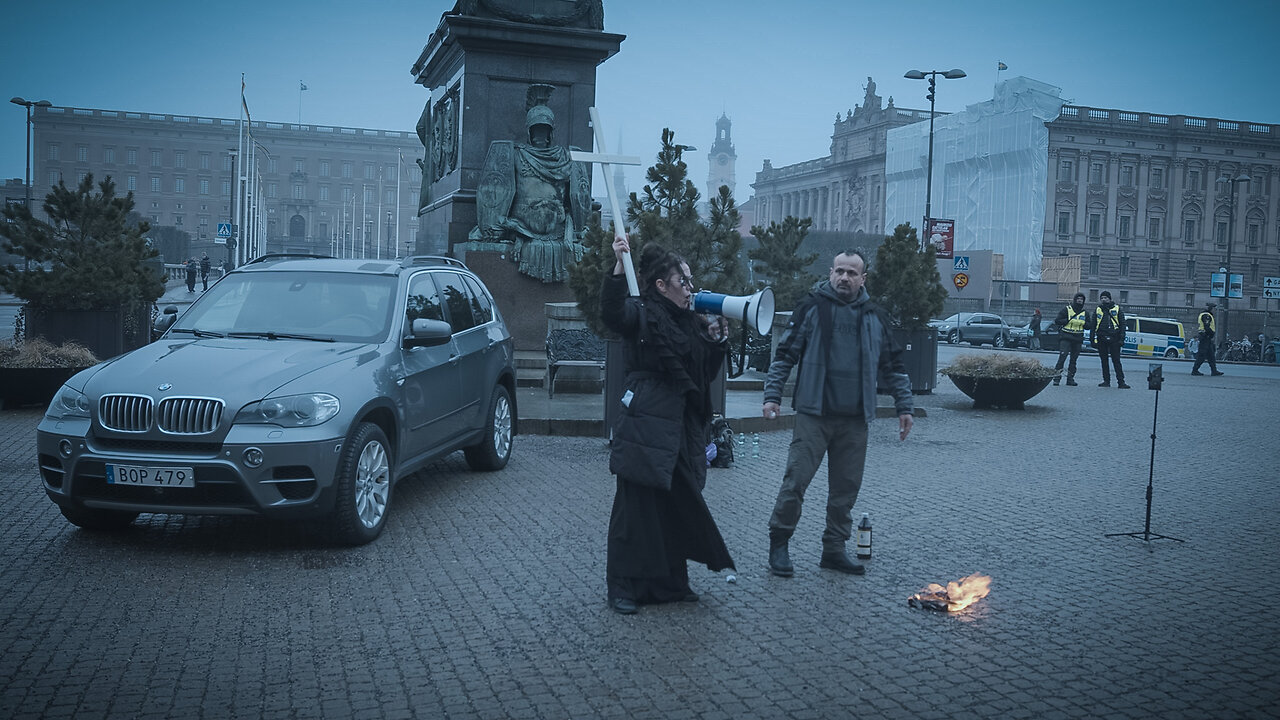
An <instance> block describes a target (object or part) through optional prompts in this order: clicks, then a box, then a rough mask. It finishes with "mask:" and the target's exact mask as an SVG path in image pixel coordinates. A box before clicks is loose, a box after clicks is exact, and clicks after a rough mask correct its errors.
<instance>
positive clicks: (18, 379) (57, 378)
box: [0, 367, 84, 409]
mask: <svg viewBox="0 0 1280 720" xmlns="http://www.w3.org/2000/svg"><path fill="white" fill-rule="evenodd" d="M83 369H84V368H8V367H7V368H0V409H5V408H15V407H23V406H26V405H47V404H48V403H49V401H50V400H52V399H53V396H54V394H55V393H57V392H58V388H60V387H62V383H64V382H66V381H67V380H68V379H69V378H70V377H71V376H72V375H75V374H76V373H78V372H80V371H81V370H83Z"/></svg>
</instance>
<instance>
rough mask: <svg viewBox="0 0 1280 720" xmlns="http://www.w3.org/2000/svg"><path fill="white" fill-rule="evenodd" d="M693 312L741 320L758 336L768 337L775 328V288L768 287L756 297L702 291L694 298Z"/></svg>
mask: <svg viewBox="0 0 1280 720" xmlns="http://www.w3.org/2000/svg"><path fill="white" fill-rule="evenodd" d="M693 310H694V312H700V313H710V314H712V315H723V316H724V317H727V318H729V319H731V320H741V321H742V322H744V323H746V324H747V325H750V326H751V329H752V330H755V331H756V334H757V335H768V334H769V330H770V329H772V328H773V288H769V287H767V288H765V289H763V290H761V291H760V292H758V293H756V294H755V295H721V294H720V293H714V292H711V291H709V290H700V291H699V292H698V293H697V294H696V295H694V296H693Z"/></svg>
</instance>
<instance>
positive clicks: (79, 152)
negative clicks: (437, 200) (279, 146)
mask: <svg viewBox="0 0 1280 720" xmlns="http://www.w3.org/2000/svg"><path fill="white" fill-rule="evenodd" d="M60 148H61V146H60V145H59V144H58V143H49V144H48V154H47V157H48V159H49V160H53V161H58V160H59V159H60V157H61V149H60ZM138 152H139V150H138V148H126V149H125V154H124V164H125V165H129V166H136V165H137V164H138ZM150 152H151V167H154V168H158V167H164V165H163V160H164V151H162V150H151V151H150ZM197 158H198V159H197V168H198V169H200V170H210V169H212V163H213V153H208V152H200V153H197ZM219 158H220V159H221V162H222V169H223V170H225V171H228V172H230V171H231V164H232V157H231V154H230V153H228V154H225V155H219ZM76 162H82V163H83V162H89V146H88V145H76ZM102 162H103V163H104V164H107V165H114V164H115V163H116V148H114V147H104V148H102ZM332 166H333V162H332V161H330V160H320V161H319V170H320V177H333V175H332V172H331V171H332ZM173 167H175V168H178V169H183V168H186V167H187V151H185V150H174V151H173ZM362 169H363V172H364V179H366V180H378V179H379V172H380V171H381V179H384V180H394V179H395V177H396V175H397V173H398V172H399V171H400V170H401V169H402V168H401V167H398V166H396V165H386V166H385V167H381V168H380V167H379V166H378V164H377V163H371V162H366V163H364V164H363V168H362ZM340 170H341V173H342V177H343V178H347V179H349V178H353V177H354V176H355V175H354V173H355V163H354V162H350V161H343V162H341V164H340ZM266 172H267V174H276V173H278V172H280V169H279V163H278V162H277V160H276V158H273V157H268V158H267V161H266ZM293 172H295V173H300V174H305V173H306V172H307V161H306V160H304V159H301V158H295V159H294V161H293Z"/></svg>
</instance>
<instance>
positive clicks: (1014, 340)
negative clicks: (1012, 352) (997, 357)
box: [1008, 322, 1031, 348]
mask: <svg viewBox="0 0 1280 720" xmlns="http://www.w3.org/2000/svg"><path fill="white" fill-rule="evenodd" d="M1008 345H1009V347H1011V348H1017V347H1023V348H1029V347H1031V323H1030V322H1028V323H1027V324H1026V325H1010V326H1009V340H1008Z"/></svg>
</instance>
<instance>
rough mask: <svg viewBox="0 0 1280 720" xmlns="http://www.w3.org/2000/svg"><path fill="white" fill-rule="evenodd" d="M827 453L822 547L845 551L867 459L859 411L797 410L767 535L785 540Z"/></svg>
mask: <svg viewBox="0 0 1280 720" xmlns="http://www.w3.org/2000/svg"><path fill="white" fill-rule="evenodd" d="M824 454H825V455H826V456H827V486H828V487H827V526H826V530H825V531H823V533H822V549H823V552H824V553H825V552H839V551H843V550H844V546H845V542H846V541H847V540H848V539H849V537H850V536H851V535H852V534H853V515H852V511H853V503H854V502H855V501H856V500H857V499H858V491H859V490H860V489H862V470H863V467H864V466H865V465H866V461H867V421H866V418H864V417H862V416H832V417H823V416H820V415H810V414H808V413H800V412H798V413H796V425H795V430H794V431H793V434H792V436H791V448H790V450H789V451H788V453H787V470H786V473H785V474H784V475H783V477H782V489H781V490H779V491H778V499H777V501H776V502H775V503H774V506H773V515H772V516H771V517H770V518H769V535H770V537H776V538H781V539H789V538H790V537H791V535H792V533H794V532H795V530H796V523H797V522H798V521H799V520H800V506H801V505H802V504H803V503H804V493H805V490H807V489H808V488H809V482H810V481H811V480H813V476H814V474H816V473H817V472H818V466H819V465H821V464H822V456H823V455H824Z"/></svg>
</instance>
